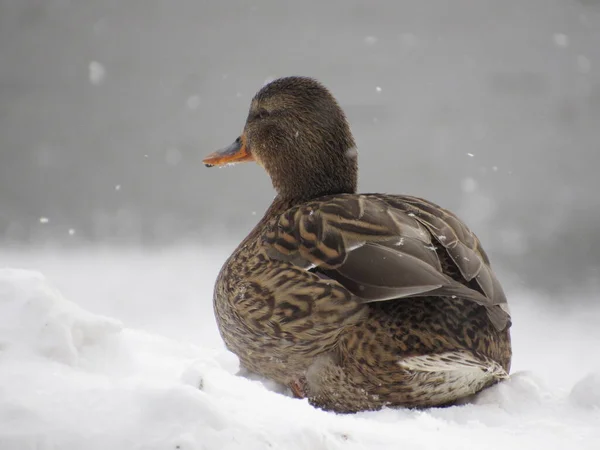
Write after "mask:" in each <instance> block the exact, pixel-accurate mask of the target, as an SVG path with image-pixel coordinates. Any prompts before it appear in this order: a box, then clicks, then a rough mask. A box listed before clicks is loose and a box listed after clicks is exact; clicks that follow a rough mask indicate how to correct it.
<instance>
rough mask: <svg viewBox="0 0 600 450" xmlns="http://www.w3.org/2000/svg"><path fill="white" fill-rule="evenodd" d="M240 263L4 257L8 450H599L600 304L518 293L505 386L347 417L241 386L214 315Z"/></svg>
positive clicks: (0, 305) (210, 255) (162, 256)
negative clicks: (230, 269)
mask: <svg viewBox="0 0 600 450" xmlns="http://www.w3.org/2000/svg"><path fill="white" fill-rule="evenodd" d="M230 250H231V248H226V247H222V248H216V247H215V248H210V249H201V248H194V249H177V250H175V249H174V250H168V251H155V252H150V253H142V252H138V251H98V250H94V251H91V250H90V251H77V252H69V253H67V254H59V253H58V252H56V251H50V250H48V251H37V252H22V251H16V250H4V251H1V252H0V268H3V267H10V268H11V269H0V449H2V450H13V449H14V450H21V449H43V450H46V449H61V450H80V449H85V450H88V449H90V450H95V449H102V450H104V449H127V450H129V449H145V450H146V449H147V450H150V449H152V450H154V449H156V450H158V449H161V450H176V449H180V450H192V449H263V448H277V449H337V448H344V449H381V448H401V449H439V448H444V449H469V448H476V449H478V450H483V449H496V448H498V449H500V448H501V449H503V450H505V449H507V448H509V449H533V448H544V449H545V450H549V449H571V448H577V449H598V448H600V350H599V345H600V329H599V328H598V323H600V302H598V306H597V307H596V308H595V309H592V310H590V309H589V307H587V308H585V309H583V308H580V309H578V308H577V305H578V302H577V301H576V300H575V299H568V301H569V305H570V306H568V307H563V308H560V309H557V308H556V307H549V306H546V305H545V304H544V299H543V298H539V297H537V296H536V295H533V294H530V293H523V292H518V291H514V290H511V289H509V295H510V300H511V308H512V312H513V317H514V327H513V339H514V352H515V358H514V365H513V375H512V377H511V379H510V380H509V381H508V382H506V383H503V384H502V385H499V386H496V387H493V388H491V389H489V390H487V391H486V392H484V393H482V394H481V395H479V396H478V397H477V398H475V399H474V400H473V402H471V403H470V404H466V405H463V406H457V407H452V408H445V409H430V410H425V411H411V410H389V409H388V410H383V411H379V412H371V413H361V414H356V415H349V416H337V415H334V414H330V413H325V412H323V411H319V410H315V409H313V408H312V407H310V406H309V405H308V404H307V403H306V401H301V400H296V399H293V398H290V397H287V396H285V395H281V394H278V393H276V392H273V391H272V390H269V389H268V388H267V387H265V386H264V385H263V384H262V383H260V382H259V381H252V380H248V379H245V378H240V377H237V376H235V373H236V371H237V360H236V358H235V357H233V356H232V355H230V354H228V353H227V352H226V351H225V350H224V349H223V347H222V344H221V342H220V338H219V336H218V333H217V330H216V327H215V322H214V318H213V314H212V304H211V303H212V300H211V298H212V284H213V281H214V278H215V276H216V273H217V271H218V269H219V267H220V265H221V263H222V261H223V260H224V258H225V256H226V255H227V253H228V252H229V251H230ZM36 271H37V272H36ZM42 274H43V275H42Z"/></svg>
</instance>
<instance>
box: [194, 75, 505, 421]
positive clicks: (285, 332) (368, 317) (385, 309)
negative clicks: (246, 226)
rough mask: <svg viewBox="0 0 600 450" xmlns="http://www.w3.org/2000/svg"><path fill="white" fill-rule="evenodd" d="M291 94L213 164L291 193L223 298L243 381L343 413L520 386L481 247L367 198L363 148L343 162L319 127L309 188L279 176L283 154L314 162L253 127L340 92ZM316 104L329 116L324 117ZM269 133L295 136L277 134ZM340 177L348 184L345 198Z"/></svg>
mask: <svg viewBox="0 0 600 450" xmlns="http://www.w3.org/2000/svg"><path fill="white" fill-rule="evenodd" d="M282 80H283V81H280V80H277V81H276V82H274V83H275V86H274V87H273V86H269V85H268V86H267V87H266V88H263V90H261V91H260V92H259V94H257V97H255V100H253V105H252V106H251V111H250V114H249V119H248V121H247V124H246V127H245V130H244V134H243V135H242V137H241V138H240V139H238V140H237V141H236V143H234V144H233V148H231V147H230V148H227V149H225V150H224V151H221V152H219V153H217V154H213V155H211V156H210V157H208V158H207V159H206V160H205V162H207V164H210V165H214V163H215V162H219V163H220V162H221V161H222V159H218V158H223V155H225V162H227V161H230V159H231V157H234V158H238V160H239V159H241V158H247V159H250V156H249V155H252V156H251V157H252V159H254V160H256V161H257V162H259V164H261V165H263V166H264V167H265V169H267V172H269V174H270V175H271V177H272V179H273V184H274V186H275V187H276V189H277V190H278V195H277V197H276V198H275V200H274V201H273V203H272V204H271V206H270V208H269V209H268V210H267V211H266V213H265V215H264V217H263V218H262V219H261V221H260V222H259V223H258V224H257V225H256V227H255V228H254V229H253V230H252V232H251V233H250V234H249V235H248V236H247V237H246V238H245V239H244V240H243V241H242V243H241V244H240V245H239V246H238V248H237V249H236V250H235V251H234V252H233V254H232V255H231V256H230V257H229V258H228V260H227V261H226V262H225V264H224V266H223V268H222V269H221V272H220V274H219V276H218V278H217V281H216V285H215V293H214V310H215V316H216V318H217V324H218V327H219V331H220V333H221V336H222V338H223V340H224V342H225V344H226V346H227V348H228V349H229V350H231V351H232V352H233V353H235V354H236V355H237V356H238V357H239V359H240V365H241V367H242V368H244V369H246V370H247V371H250V372H253V373H257V374H259V375H262V376H264V377H266V378H269V379H272V380H274V381H276V382H279V383H281V384H284V385H287V386H289V387H290V389H291V390H292V392H293V393H294V395H295V396H297V397H301V398H308V399H309V402H310V403H311V404H313V405H315V406H317V407H321V408H323V409H326V410H331V411H335V412H341V413H349V412H357V411H362V410H375V409H380V408H382V407H384V406H404V407H429V406H441V405H448V404H452V403H454V402H456V401H457V400H459V399H461V398H464V397H467V396H469V395H472V394H474V393H476V392H478V391H480V390H481V389H483V388H485V387H487V386H489V385H492V384H494V383H496V382H498V381H500V380H502V379H504V378H506V377H507V376H508V372H509V370H510V361H511V344H510V332H509V329H510V315H509V313H508V308H507V303H506V297H505V295H504V293H503V291H502V288H501V286H500V283H499V282H498V280H497V278H496V276H495V275H494V273H493V271H492V270H491V268H490V263H489V259H488V257H487V255H486V254H485V252H484V250H483V249H482V247H481V244H480V242H479V240H478V239H477V237H476V236H475V235H474V234H473V233H472V232H471V231H470V230H469V229H468V228H467V227H466V226H465V225H464V224H463V223H462V222H461V221H460V220H459V219H458V218H457V217H456V216H455V215H454V214H452V213H451V212H449V211H447V210H445V209H443V208H440V207H439V206H437V205H435V204H433V203H431V202H428V201H426V200H423V199H420V198H417V197H412V196H402V195H386V194H357V193H355V192H354V191H355V184H356V183H355V180H354V181H353V180H350V182H348V178H350V179H352V178H353V177H355V175H356V171H355V164H356V161H355V158H356V155H355V152H353V151H352V149H353V145H352V144H353V141H352V139H351V138H350V139H346V141H344V139H332V138H331V136H326V137H327V138H328V139H326V140H325V141H324V142H327V143H330V144H329V145H334V146H335V145H338V144H339V147H340V148H339V151H337V150H336V149H335V148H334V149H331V148H330V147H329V148H328V147H327V146H326V145H325V146H323V145H321V148H320V149H319V148H318V147H319V145H317V143H319V142H323V141H322V140H320V135H319V133H324V134H326V132H327V130H324V131H323V130H320V129H319V128H318V126H317V131H318V132H319V133H317V132H313V131H310V130H309V129H308V128H307V127H308V126H312V127H314V124H311V123H307V122H304V123H302V122H301V121H299V122H300V124H299V125H297V127H299V128H300V131H298V130H294V129H293V128H292V129H290V131H289V133H288V136H289V135H293V136H296V135H297V133H298V134H299V133H304V134H307V133H308V134H309V142H308V144H314V145H313V146H314V147H315V149H314V150H311V149H309V150H305V152H309V153H308V154H306V155H305V156H306V158H308V160H309V161H310V165H309V166H307V167H305V170H304V172H305V174H306V172H308V175H306V176H304V177H303V178H302V179H300V178H298V179H296V180H290V182H289V186H286V181H285V177H287V176H288V174H289V173H291V172H287V168H286V167H283V168H281V167H278V166H277V165H276V166H273V165H270V162H271V161H272V160H277V158H279V157H280V156H279V155H281V154H283V155H285V156H288V157H289V158H286V160H285V161H284V162H283V163H279V165H282V164H283V165H284V166H285V165H287V164H288V163H289V161H290V160H291V161H294V160H295V158H298V159H297V161H300V160H301V159H300V158H299V157H298V155H297V153H296V152H294V151H293V150H289V152H288V153H285V140H284V141H283V144H280V145H279V146H278V147H277V146H275V145H273V144H270V145H269V143H268V141H266V142H265V140H266V137H265V136H267V135H265V134H264V128H265V127H267V125H268V122H264V121H263V122H259V123H258V125H256V122H255V123H253V122H252V120H254V119H252V117H253V114H254V112H255V111H256V110H257V109H258V110H260V107H264V104H267V105H270V106H271V110H272V111H279V110H278V109H276V108H275V106H279V107H280V108H281V105H284V106H288V105H289V104H290V102H291V104H292V105H293V106H296V105H295V103H294V101H295V100H296V98H295V96H298V95H300V96H303V95H307V96H308V97H310V96H309V95H308V94H305V92H304V91H302V89H304V88H306V87H308V88H309V89H314V90H315V93H314V95H317V96H318V95H323V96H325V97H327V95H328V92H327V91H326V90H324V88H323V87H322V86H321V85H320V84H318V83H316V82H314V80H310V79H305V78H295V77H292V78H287V79H282ZM278 82H279V84H277V83H278ZM290 83H291V84H290ZM305 85H306V86H305ZM290 86H291V87H290ZM298 86H299V87H298ZM269 89H271V91H272V92H269ZM265 91H266V94H265ZM261 94H263V96H262V97H261ZM265 98H266V99H267V101H265ZM281 98H283V99H284V100H281ZM290 99H291V100H290ZM301 100H303V98H301ZM311 100H312V101H311V103H310V104H311V105H313V104H315V103H317V105H316V106H315V108H318V110H317V112H320V111H321V110H322V109H323V105H319V104H318V102H316V101H315V99H314V98H311ZM317 100H320V98H318V97H317ZM326 100H327V101H331V100H332V97H331V99H330V98H326ZM277 101H279V103H277ZM325 105H326V106H329V105H328V104H327V102H325ZM335 106H337V104H335ZM325 109H326V112H327V113H331V110H327V108H325ZM283 110H284V111H285V108H283ZM332 110H334V112H335V113H337V110H335V109H334V108H333V107H332ZM308 112H311V111H308ZM308 112H306V111H304V112H303V114H308ZM341 117H342V118H343V119H344V120H343V124H345V118H344V117H343V114H342V116H341ZM321 119H323V118H322V117H321ZM280 120H281V119H280ZM335 122H336V121H335V120H330V126H334V125H336V123H335ZM321 123H322V121H321ZM343 124H342V125H343ZM292 125H294V123H293V122H292ZM286 126H287V127H288V128H289V123H286ZM325 126H327V124H326V125H325ZM302 127H304V128H302ZM311 130H312V128H311ZM269 132H270V134H269V135H268V136H269V137H272V136H273V135H275V137H277V136H278V135H281V134H282V131H281V130H280V129H279V128H277V127H275V128H273V127H271V128H269ZM261 133H263V134H261ZM310 133H312V134H313V135H310ZM315 136H316V137H315ZM334 137H335V136H334ZM261 138H262V139H261ZM331 143H332V144H331ZM336 143H337V144H336ZM305 144H306V143H305ZM275 147H277V150H276V152H277V153H273V152H274V150H272V149H273V148H275ZM304 148H307V147H306V146H304ZM282 149H283V151H282ZM313 151H314V154H313V153H310V152H313ZM336 151H337V153H339V155H337V154H336ZM269 152H270V153H269ZM332 153H334V155H333V156H332ZM321 154H325V156H324V157H323V158H321V157H320V156H315V155H321ZM338 156H339V158H338ZM319 158H320V159H319ZM315 160H316V161H315ZM346 160H350V161H348V162H347V163H346V162H345V161H346ZM340 161H341V163H340ZM300 165H301V166H302V164H300ZM328 165H331V167H327V166H328ZM323 166H325V167H324V168H323ZM335 168H339V169H340V170H339V172H340V173H337V172H335V170H334V169H335ZM300 169H302V167H300ZM311 170H313V171H315V172H317V174H316V175H314V174H312V175H313V176H314V180H317V182H316V186H315V182H314V180H313V181H311V182H310V184H309V185H308V184H307V186H306V187H304V188H302V186H301V185H302V183H303V182H304V181H303V180H304V179H310V178H311V173H310V171H311ZM298 172H299V173H300V174H302V172H303V170H299V171H298ZM332 174H334V175H332ZM319 177H321V178H323V180H324V181H322V182H321V181H319ZM332 177H333V178H335V177H339V180H340V181H335V180H334V182H333V184H332V185H333V186H334V188H331V187H330V186H329V184H331V183H332V181H331V178H332ZM281 178H284V180H282V179H281ZM292 181H293V182H292ZM345 183H348V185H349V187H348V185H346V184H345ZM294 186H296V188H297V187H298V186H300V189H296V190H294ZM307 191H321V192H307ZM320 193H323V194H325V195H319V194H320Z"/></svg>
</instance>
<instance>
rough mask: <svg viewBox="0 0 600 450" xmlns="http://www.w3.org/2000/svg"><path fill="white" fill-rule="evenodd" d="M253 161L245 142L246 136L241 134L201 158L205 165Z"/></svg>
mask: <svg viewBox="0 0 600 450" xmlns="http://www.w3.org/2000/svg"><path fill="white" fill-rule="evenodd" d="M247 161H254V158H253V157H252V154H251V153H250V149H249V148H248V145H247V144H246V137H245V136H244V135H243V134H242V135H241V136H240V137H239V138H237V139H236V140H235V141H234V143H233V144H231V145H230V146H228V147H225V148H223V149H221V150H218V151H216V152H214V153H211V154H210V155H208V156H207V157H206V158H204V159H203V160H202V162H203V163H204V165H205V166H206V167H214V166H224V165H227V164H236V163H241V162H247Z"/></svg>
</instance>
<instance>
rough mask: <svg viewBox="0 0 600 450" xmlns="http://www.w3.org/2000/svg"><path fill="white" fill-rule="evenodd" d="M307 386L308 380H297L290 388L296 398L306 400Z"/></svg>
mask: <svg viewBox="0 0 600 450" xmlns="http://www.w3.org/2000/svg"><path fill="white" fill-rule="evenodd" d="M305 385H306V380H303V379H301V378H296V379H295V380H293V381H292V382H291V383H290V384H289V385H288V386H289V388H290V390H291V391H292V394H294V398H306V390H305Z"/></svg>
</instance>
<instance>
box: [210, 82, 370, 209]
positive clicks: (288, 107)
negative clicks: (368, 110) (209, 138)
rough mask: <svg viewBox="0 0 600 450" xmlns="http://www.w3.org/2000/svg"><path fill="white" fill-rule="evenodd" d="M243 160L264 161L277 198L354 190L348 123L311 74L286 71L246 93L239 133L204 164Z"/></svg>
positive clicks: (354, 164) (303, 197) (352, 147)
mask: <svg viewBox="0 0 600 450" xmlns="http://www.w3.org/2000/svg"><path fill="white" fill-rule="evenodd" d="M246 161H255V162H257V163H258V164H260V165H261V166H262V167H264V169H265V170H266V171H267V173H268V174H269V176H270V177H271V181H272V182H273V187H274V188H275V190H276V191H277V193H278V195H279V196H280V197H282V198H286V199H295V200H308V199H311V198H317V197H320V196H323V195H328V194H340V193H354V192H356V187H357V176H358V165H357V152H356V147H355V143H354V138H353V137H352V133H351V132H350V126H349V125H348V121H347V120H346V116H345V115H344V112H343V111H342V109H341V108H340V106H339V105H338V103H337V102H336V100H335V98H333V95H331V93H330V92H329V91H328V90H327V89H326V88H325V87H324V86H323V85H322V84H320V83H319V82H317V81H316V80H313V79H311V78H306V77H286V78H280V79H277V80H275V81H272V82H271V83H269V84H267V85H265V86H264V87H263V88H262V89H261V90H260V91H259V92H258V93H257V94H256V95H255V96H254V98H253V99H252V103H251V104H250V111H249V113H248V118H247V119H246V125H245V126H244V130H243V132H242V134H241V136H240V137H238V138H237V139H236V140H235V142H234V143H233V144H231V145H230V146H228V147H226V148H224V149H222V150H219V151H217V152H214V153H212V154H210V155H209V156H207V157H206V158H205V159H204V164H205V165H206V166H207V167H213V166H221V165H226V164H231V163H238V162H246Z"/></svg>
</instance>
